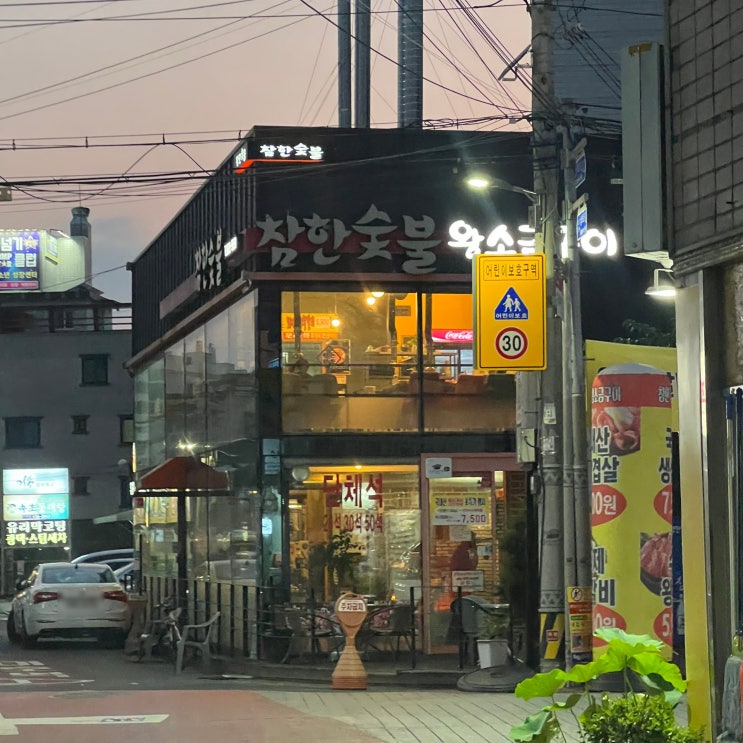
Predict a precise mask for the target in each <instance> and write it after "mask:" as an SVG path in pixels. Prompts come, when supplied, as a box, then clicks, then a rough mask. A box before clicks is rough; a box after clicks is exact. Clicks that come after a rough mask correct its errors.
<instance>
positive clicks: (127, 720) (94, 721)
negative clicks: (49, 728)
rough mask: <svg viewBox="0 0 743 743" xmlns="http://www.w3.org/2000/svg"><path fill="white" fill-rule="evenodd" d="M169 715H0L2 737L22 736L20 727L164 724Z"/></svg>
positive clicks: (0, 733)
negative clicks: (10, 716) (7, 716)
mask: <svg viewBox="0 0 743 743" xmlns="http://www.w3.org/2000/svg"><path fill="white" fill-rule="evenodd" d="M168 717H169V715H96V716H92V717H18V718H16V719H11V718H6V717H3V716H2V715H0V735H20V731H19V730H18V726H19V725H146V724H152V723H158V722H164V721H165V720H167V719H168Z"/></svg>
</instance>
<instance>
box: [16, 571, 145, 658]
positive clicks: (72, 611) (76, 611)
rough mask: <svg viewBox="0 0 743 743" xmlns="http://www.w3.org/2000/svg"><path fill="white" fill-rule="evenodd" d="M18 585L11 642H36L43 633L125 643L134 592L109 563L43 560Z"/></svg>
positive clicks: (46, 635)
mask: <svg viewBox="0 0 743 743" xmlns="http://www.w3.org/2000/svg"><path fill="white" fill-rule="evenodd" d="M16 590H17V593H16V595H15V596H14V597H13V601H12V603H11V609H10V613H9V614H8V620H7V632H8V639H9V640H10V641H11V642H20V643H22V644H23V645H24V647H33V646H34V645H35V644H36V641H37V640H38V639H39V638H40V637H96V638H97V639H98V640H99V641H101V642H104V643H106V644H107V645H110V646H115V647H119V646H120V647H123V644H124V640H125V639H126V633H127V632H128V630H129V625H130V623H131V612H130V610H129V596H128V594H127V592H126V591H125V590H124V589H123V587H122V586H121V584H120V583H119V581H118V580H117V579H116V576H115V575H114V572H113V570H111V568H110V567H109V566H108V565H105V564H102V563H98V564H96V563H77V564H74V563H70V562H50V563H44V564H42V565H38V566H37V567H35V568H34V569H33V570H32V571H31V574H30V575H29V576H28V578H26V579H25V580H22V581H19V582H18V585H17V586H16Z"/></svg>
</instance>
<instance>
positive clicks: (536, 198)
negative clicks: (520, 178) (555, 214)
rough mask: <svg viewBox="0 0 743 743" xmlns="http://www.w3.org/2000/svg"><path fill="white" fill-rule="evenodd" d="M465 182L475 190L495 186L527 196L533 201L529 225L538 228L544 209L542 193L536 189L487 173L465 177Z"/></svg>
mask: <svg viewBox="0 0 743 743" xmlns="http://www.w3.org/2000/svg"><path fill="white" fill-rule="evenodd" d="M465 183H466V184H467V185H468V186H469V187H470V188H471V189H472V190H474V191H487V190H488V189H491V188H495V189H498V190H499V191H511V192H513V193H520V194H521V195H522V196H526V198H527V199H529V201H531V204H532V205H531V207H530V208H529V226H530V227H531V228H532V229H537V227H538V225H539V222H540V219H541V209H542V195H541V194H539V193H537V192H536V191H530V190H529V189H528V188H521V186H514V185H513V184H512V183H509V182H508V181H504V180H502V179H500V178H491V177H490V176H486V175H481V174H477V175H471V176H469V177H468V178H466V179H465Z"/></svg>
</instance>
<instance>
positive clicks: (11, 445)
mask: <svg viewBox="0 0 743 743" xmlns="http://www.w3.org/2000/svg"><path fill="white" fill-rule="evenodd" d="M4 421H5V448H6V449H40V448H41V421H42V417H41V416H33V415H18V416H8V417H6V418H4ZM13 423H15V424H18V425H20V424H23V425H27V424H29V423H31V424H35V425H36V436H35V439H36V443H33V444H29V443H26V435H25V433H26V431H25V429H24V434H23V442H22V443H21V442H20V441H19V437H18V436H17V435H15V436H11V433H10V431H11V427H12V424H13ZM11 439H13V440H12V441H11Z"/></svg>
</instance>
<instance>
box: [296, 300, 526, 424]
mask: <svg viewBox="0 0 743 743" xmlns="http://www.w3.org/2000/svg"><path fill="white" fill-rule="evenodd" d="M471 325H472V300H471V295H469V294H423V295H418V294H416V293H412V292H411V293H395V294H392V293H384V292H376V291H375V292H373V293H371V292H337V293H326V292H284V293H283V294H282V302H281V344H282V345H281V366H282V421H283V430H284V431H285V432H286V433H299V432H309V431H313V432H319V431H418V430H420V429H421V426H422V427H423V428H424V429H425V430H429V431H498V430H505V429H510V428H513V427H514V425H515V385H514V376H513V375H506V374H485V373H481V372H478V371H477V370H475V369H474V368H473V347H472V342H473V335H472V328H471Z"/></svg>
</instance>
